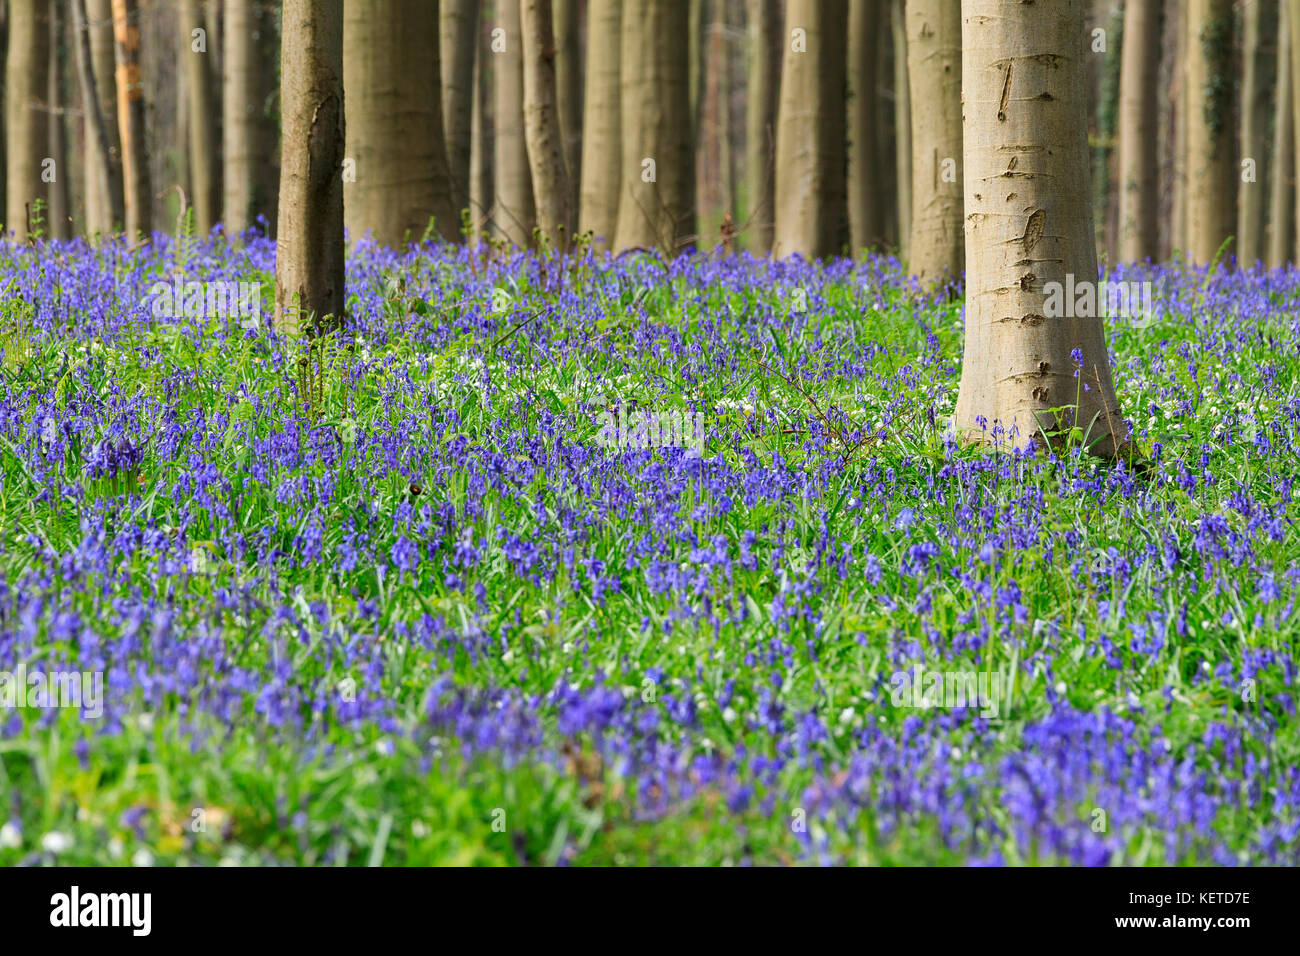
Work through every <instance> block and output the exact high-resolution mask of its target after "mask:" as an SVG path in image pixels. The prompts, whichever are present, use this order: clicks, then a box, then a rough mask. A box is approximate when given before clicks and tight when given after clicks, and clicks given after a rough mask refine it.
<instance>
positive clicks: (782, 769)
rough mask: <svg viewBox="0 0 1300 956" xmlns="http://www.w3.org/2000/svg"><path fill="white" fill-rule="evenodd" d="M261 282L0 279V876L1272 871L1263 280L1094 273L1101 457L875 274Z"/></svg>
mask: <svg viewBox="0 0 1300 956" xmlns="http://www.w3.org/2000/svg"><path fill="white" fill-rule="evenodd" d="M273 256H274V248H273V245H272V244H271V243H269V242H267V241H265V240H254V241H251V242H249V243H248V244H247V245H245V246H242V247H237V248H235V247H230V246H227V245H226V244H225V243H224V241H222V240H212V241H208V240H204V241H201V242H191V241H185V242H181V243H174V242H168V241H167V240H166V239H165V237H161V236H160V237H158V239H157V241H156V243H155V244H154V245H153V246H151V247H148V248H146V249H144V250H137V251H133V252H127V251H125V250H124V248H123V247H122V246H120V245H109V246H106V247H104V248H102V249H101V250H99V251H93V250H89V249H88V248H86V247H85V246H84V245H82V244H80V243H78V244H48V245H39V246H36V247H34V248H30V249H23V250H15V249H13V248H7V249H6V250H5V251H3V252H0V285H2V286H4V287H5V289H6V292H5V296H4V302H3V311H4V316H3V323H2V325H0V347H2V348H3V369H4V372H3V391H2V392H0V462H2V463H3V464H2V467H0V798H3V799H0V824H2V826H0V864H14V863H19V862H25V863H37V862H53V861H57V862H60V863H109V862H122V863H128V862H130V863H135V864H137V865H142V864H147V863H151V862H155V863H159V864H164V863H173V862H177V861H181V860H184V861H188V862H194V863H218V862H220V863H225V864H255V863H275V862H293V863H349V864H364V863H378V862H382V863H385V864H416V863H503V864H556V863H558V864H565V863H569V864H597V863H623V862H634V863H730V864H748V863H753V864H782V863H805V862H811V863H820V862H847V863H873V864H874V863H941V864H944V863H966V862H987V863H1008V864H1019V863H1027V864H1028V863H1066V862H1076V863H1089V864H1093V863H1096V864H1101V863H1109V864H1144V863H1145V864H1158V863H1173V862H1197V863H1225V864H1237V863H1252V864H1254V863H1273V862H1275V863H1290V864H1297V863H1300V841H1298V839H1297V835H1298V832H1300V734H1298V733H1297V728H1298V727H1300V722H1298V721H1297V718H1296V686H1295V682H1296V663H1297V648H1296V639H1297V634H1298V633H1300V621H1298V618H1297V609H1296V602H1297V596H1298V594H1300V538H1298V534H1297V528H1296V524H1295V518H1296V504H1295V498H1294V494H1295V487H1294V486H1295V483H1296V479H1297V475H1298V474H1300V457H1298V456H1297V451H1298V445H1300V391H1298V386H1300V273H1297V272H1295V271H1291V272H1287V273H1272V274H1267V273H1262V272H1253V273H1251V272H1246V273H1242V272H1236V271H1231V270H1223V269H1220V270H1217V271H1214V272H1212V273H1209V274H1208V275H1207V273H1206V272H1205V271H1204V270H1200V271H1196V270H1186V269H1180V268H1159V269H1130V270H1128V272H1127V273H1126V277H1127V278H1128V279H1129V280H1132V281H1152V282H1153V283H1155V284H1156V285H1157V287H1158V289H1159V294H1158V295H1157V296H1156V314H1155V315H1154V316H1153V317H1151V319H1150V320H1149V321H1146V322H1133V321H1129V320H1124V319H1118V320H1115V321H1114V322H1112V323H1110V325H1109V328H1108V334H1109V340H1110V344H1111V349H1112V353H1113V354H1112V361H1113V364H1114V369H1115V380H1116V386H1117V389H1118V393H1119V398H1120V402H1121V405H1122V407H1123V409H1124V411H1125V414H1127V415H1128V416H1130V421H1131V427H1132V431H1133V437H1134V440H1135V441H1136V443H1137V445H1138V447H1139V448H1141V449H1142V450H1143V452H1144V453H1145V454H1147V455H1148V456H1150V459H1151V468H1150V469H1149V472H1148V473H1146V474H1144V475H1142V476H1138V475H1135V474H1134V473H1133V471H1131V470H1129V469H1126V468H1124V467H1107V466H1105V465H1103V464H1099V463H1097V462H1095V461H1093V460H1091V459H1089V458H1087V457H1086V456H1082V455H1081V454H1080V453H1079V450H1078V448H1077V444H1078V442H1077V441H1076V442H1075V445H1076V447H1074V448H1073V449H1071V450H1069V451H1066V450H1061V451H1060V453H1059V454H1051V453H1048V452H1046V451H1045V449H1044V447H1043V446H1042V445H1041V444H1039V445H1038V446H1037V447H1035V448H1032V449H1030V450H1029V451H1028V452H1025V451H1013V450H1011V449H1009V448H1006V447H1004V448H1002V449H1000V450H998V451H997V452H996V453H989V452H982V451H978V450H976V449H972V448H963V447H959V446H957V445H956V444H954V443H953V442H952V441H951V440H950V439H948V438H946V437H945V432H946V430H947V420H948V418H949V416H950V415H951V413H952V409H953V406H954V402H955V398H956V391H957V383H958V379H959V373H960V364H961V343H962V327H961V326H962V309H961V302H960V300H959V299H957V300H952V301H949V300H946V299H943V298H941V297H935V298H932V299H931V298H925V297H922V296H919V295H918V294H917V293H916V292H915V291H914V290H913V289H911V288H909V285H908V282H907V280H906V278H905V277H904V276H903V275H902V274H901V272H900V270H899V268H898V264H897V262H895V261H893V260H890V259H886V258H867V259H863V260H861V261H858V262H850V261H847V260H842V261H835V262H831V263H825V264H809V263H803V262H800V261H797V260H796V261H786V262H778V263H769V262H766V261H762V260H756V259H752V258H750V257H748V256H744V255H741V256H734V257H716V258H714V257H708V256H693V257H683V258H681V259H678V260H676V261H675V262H673V263H671V264H670V265H664V264H663V263H661V262H659V261H658V260H656V259H652V258H650V257H649V256H648V255H642V254H637V255H632V256H628V257H625V258H623V259H621V260H619V261H616V262H612V263H611V262H610V261H608V260H601V261H597V260H594V259H584V260H580V261H569V262H567V263H564V264H561V263H557V262H555V261H553V260H545V259H542V258H539V257H537V256H525V255H514V256H510V257H501V256H499V257H497V258H495V259H493V260H491V261H488V259H487V258H486V257H479V256H477V255H476V254H474V253H471V252H470V251H468V250H467V249H465V248H463V247H461V248H452V247H445V246H438V247H434V246H425V247H422V248H421V249H419V250H415V251H412V252H410V253H408V254H406V255H401V256H399V255H396V254H392V253H387V252H380V251H376V250H375V249H373V248H370V247H368V246H363V247H361V248H360V249H359V250H358V251H357V252H355V253H354V254H353V255H352V256H351V257H350V258H349V261H348V309H349V312H350V316H349V319H348V321H347V324H346V326H345V328H344V329H343V330H341V331H338V332H334V333H331V334H329V335H327V336H326V337H325V338H324V339H322V340H319V343H320V344H312V343H311V341H309V340H305V339H293V340H291V339H288V338H284V337H280V336H278V335H277V334H275V333H274V332H272V331H270V330H269V329H268V328H267V326H268V322H267V312H268V311H269V308H270V303H271V301H272V296H271V290H272V289H273V272H274V269H273ZM184 282H202V283H205V285H203V286H201V287H193V288H188V289H187V287H186V286H184V285H183V283H184ZM240 282H243V283H254V284H256V285H254V286H252V287H251V288H252V289H253V293H252V294H253V295H254V296H255V297H256V298H255V300H254V299H248V298H245V299H243V300H241V299H240V297H239V295H238V294H237V293H238V292H239V287H238V285H237V284H238V283H240ZM156 283H162V284H164V286H166V287H167V288H168V290H169V291H167V292H166V293H164V291H163V287H164V286H158V285H156ZM177 283H182V284H180V285H177ZM247 288H249V287H248V286H246V287H245V289H247ZM196 290H198V291H199V292H201V293H202V294H203V296H204V300H205V301H204V302H203V303H202V305H200V303H199V302H198V299H197V297H196V295H195V291H196ZM177 292H180V293H181V294H180V295H176V294H175V293H177ZM209 294H213V296H212V298H211V300H209V299H208V296H209ZM166 300H171V301H170V302H169V301H166ZM181 300H185V301H184V302H183V303H182V301H181ZM236 303H238V304H236ZM254 305H256V308H250V306H254ZM191 306H192V308H189V307H191ZM239 306H243V308H240V307H239ZM187 309H188V311H187ZM259 311H260V312H261V313H262V314H261V316H260V318H259V316H258V315H257V313H258V312H259ZM1086 381H1087V374H1086V370H1085V374H1084V376H1083V378H1082V379H1081V385H1084V384H1086ZM647 412H649V413H654V421H655V424H656V426H659V427H657V428H656V429H655V430H654V435H653V436H651V437H647V439H646V440H644V441H643V440H641V438H642V430H641V429H638V422H644V421H646V413H647ZM664 426H669V427H667V428H666V429H665V428H664ZM643 445H648V446H649V447H642V446H643ZM96 687H98V688H99V692H98V693H96ZM42 690H43V691H44V696H42ZM78 692H80V695H81V696H80V697H79V698H77V699H74V698H75V697H76V695H77V693H78ZM972 692H973V693H974V699H972V696H971V693H972Z"/></svg>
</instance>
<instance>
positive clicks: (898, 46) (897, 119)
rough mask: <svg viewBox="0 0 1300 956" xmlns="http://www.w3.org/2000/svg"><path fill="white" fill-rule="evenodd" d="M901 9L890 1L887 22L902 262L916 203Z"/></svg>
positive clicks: (904, 19) (898, 3)
mask: <svg viewBox="0 0 1300 956" xmlns="http://www.w3.org/2000/svg"><path fill="white" fill-rule="evenodd" d="M904 6H905V4H904V3H903V0H890V4H889V23H890V28H891V31H892V33H893V39H892V42H891V44H890V48H891V50H892V51H893V54H894V182H895V184H896V189H897V192H898V201H897V202H896V203H895V204H894V206H895V209H896V213H895V215H896V218H897V219H898V250H899V253H900V254H901V255H902V257H903V258H904V259H906V258H908V256H909V255H910V253H909V251H908V250H909V247H910V243H911V241H912V208H913V205H914V204H915V201H916V200H915V198H914V195H913V188H914V187H913V185H912V149H913V144H912V87H911V80H910V77H909V73H910V69H909V66H908V62H907V60H908V52H907V14H906V12H905V11H904V9H903V8H904Z"/></svg>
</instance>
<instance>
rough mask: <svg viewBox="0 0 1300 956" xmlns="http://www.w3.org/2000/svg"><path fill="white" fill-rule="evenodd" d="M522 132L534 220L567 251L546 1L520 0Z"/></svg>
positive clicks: (565, 192) (565, 188)
mask: <svg viewBox="0 0 1300 956" xmlns="http://www.w3.org/2000/svg"><path fill="white" fill-rule="evenodd" d="M522 16H523V19H522V22H521V26H522V33H523V51H524V136H525V140H526V145H527V147H528V166H529V169H530V170H531V171H532V176H533V197H534V201H535V203H536V206H537V224H538V226H540V227H541V231H542V235H543V236H544V237H545V238H546V240H547V241H548V242H549V243H550V244H551V247H552V248H554V249H556V250H558V251H559V252H561V253H563V252H565V251H567V249H568V244H569V238H570V237H571V236H572V235H573V222H572V218H571V215H572V210H571V208H570V204H569V196H570V193H569V175H568V172H567V170H566V169H565V167H564V134H563V132H562V131H561V130H560V114H559V110H558V108H557V106H556V93H555V37H554V35H553V34H552V32H551V0H523V9H522Z"/></svg>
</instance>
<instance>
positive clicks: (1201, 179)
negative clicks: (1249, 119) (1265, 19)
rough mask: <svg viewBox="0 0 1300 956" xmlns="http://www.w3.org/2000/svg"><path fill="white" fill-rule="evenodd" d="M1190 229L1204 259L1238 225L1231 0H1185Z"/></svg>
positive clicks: (1192, 250) (1191, 242) (1194, 248)
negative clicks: (1233, 117) (1234, 146)
mask: <svg viewBox="0 0 1300 956" xmlns="http://www.w3.org/2000/svg"><path fill="white" fill-rule="evenodd" d="M1187 18H1188V37H1189V40H1190V42H1191V46H1190V48H1189V49H1188V51H1187V148H1188V153H1187V177H1188V180H1187V231H1188V242H1187V246H1188V252H1189V254H1190V256H1191V259H1192V261H1193V262H1196V263H1200V264H1204V263H1208V262H1209V261H1210V260H1212V259H1213V258H1214V256H1215V254H1216V253H1217V252H1218V251H1219V248H1220V246H1222V245H1223V242H1224V240H1226V239H1228V238H1229V237H1230V236H1231V235H1232V234H1233V231H1234V229H1235V228H1236V215H1235V213H1236V197H1237V170H1238V169H1239V166H1238V165H1237V156H1236V152H1235V150H1234V149H1233V124H1232V90H1233V83H1234V76H1233V73H1232V0H1187Z"/></svg>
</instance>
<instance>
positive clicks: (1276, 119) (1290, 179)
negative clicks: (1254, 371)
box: [1268, 0, 1296, 269]
mask: <svg viewBox="0 0 1300 956" xmlns="http://www.w3.org/2000/svg"><path fill="white" fill-rule="evenodd" d="M1277 13H1278V17H1277V83H1276V86H1275V88H1276V90H1277V94H1276V100H1275V102H1274V110H1273V161H1272V162H1271V163H1270V164H1269V205H1268V265H1269V268H1270V269H1277V268H1280V267H1282V266H1283V265H1285V264H1286V263H1287V262H1288V261H1290V258H1291V250H1292V245H1291V244H1292V240H1293V238H1294V233H1295V227H1296V217H1295V215H1294V214H1293V210H1294V208H1295V206H1294V204H1293V202H1294V201H1293V199H1292V196H1293V195H1294V193H1295V146H1296V144H1295V133H1294V126H1293V124H1294V123H1295V114H1294V112H1293V111H1292V105H1291V104H1292V97H1293V96H1294V89H1293V86H1292V82H1291V32H1290V31H1291V11H1290V5H1289V0H1282V2H1281V3H1279V4H1278V11H1277Z"/></svg>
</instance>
